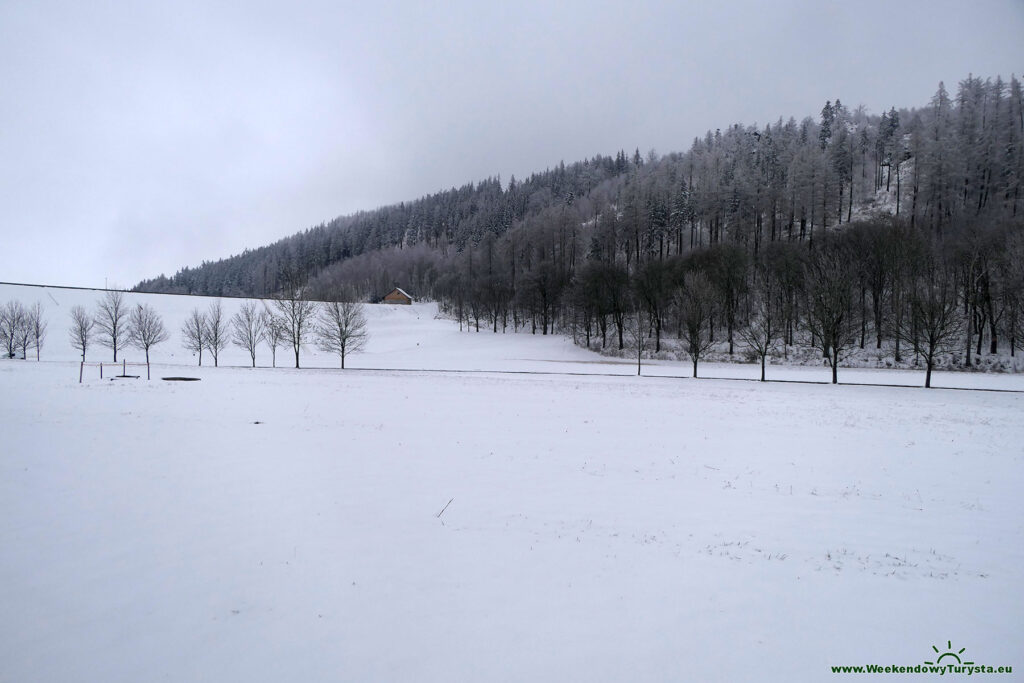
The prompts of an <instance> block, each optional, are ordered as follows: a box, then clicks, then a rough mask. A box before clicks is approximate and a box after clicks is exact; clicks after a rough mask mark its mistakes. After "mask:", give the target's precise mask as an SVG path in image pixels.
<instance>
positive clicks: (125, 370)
mask: <svg viewBox="0 0 1024 683" xmlns="http://www.w3.org/2000/svg"><path fill="white" fill-rule="evenodd" d="M121 374H122V375H124V376H127V375H128V359H127V358H124V357H123V356H122V357H121Z"/></svg>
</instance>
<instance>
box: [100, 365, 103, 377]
mask: <svg viewBox="0 0 1024 683" xmlns="http://www.w3.org/2000/svg"><path fill="white" fill-rule="evenodd" d="M100 379H103V361H100Z"/></svg>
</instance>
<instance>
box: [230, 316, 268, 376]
mask: <svg viewBox="0 0 1024 683" xmlns="http://www.w3.org/2000/svg"><path fill="white" fill-rule="evenodd" d="M266 335H267V324H266V317H265V316H264V315H263V311H261V310H260V309H259V307H258V306H257V305H256V304H255V303H253V302H252V301H247V302H245V303H244V304H242V307H241V308H240V309H239V310H238V312H237V313H235V314H234V315H233V316H231V341H232V342H233V343H234V344H235V346H237V347H239V348H241V349H245V350H246V351H248V352H249V357H250V358H252V366H253V367H256V348H257V347H258V346H259V345H260V342H261V341H263V340H264V339H265V338H266Z"/></svg>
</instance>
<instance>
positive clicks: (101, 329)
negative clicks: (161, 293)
mask: <svg viewBox="0 0 1024 683" xmlns="http://www.w3.org/2000/svg"><path fill="white" fill-rule="evenodd" d="M70 316H71V327H70V328H69V329H68V338H69V341H70V342H71V347H72V348H73V349H75V350H77V351H78V352H79V353H81V354H82V362H85V358H86V352H87V351H88V349H89V345H90V344H91V343H92V342H96V343H97V344H99V345H100V346H103V347H106V348H108V349H111V350H112V351H113V354H114V362H115V363H116V362H117V352H118V351H122V350H124V349H125V348H128V347H129V346H131V347H135V348H137V349H139V350H140V351H143V352H145V354H146V363H147V364H148V363H149V351H150V349H152V348H153V347H154V346H156V345H157V344H161V343H163V342H165V341H167V339H168V338H169V335H168V334H167V329H166V328H165V327H164V323H163V320H162V319H161V317H160V314H159V313H157V312H156V311H155V310H154V309H153V307H151V306H149V305H148V304H136V305H135V306H134V307H131V306H129V305H128V303H127V302H126V301H125V299H124V294H123V293H121V292H119V291H113V290H111V291H108V292H107V293H106V294H104V295H103V298H102V299H100V301H99V302H98V303H97V304H96V310H95V312H93V313H91V314H90V313H89V312H88V311H87V310H86V309H85V307H84V306H81V305H75V306H72V307H71V311H70Z"/></svg>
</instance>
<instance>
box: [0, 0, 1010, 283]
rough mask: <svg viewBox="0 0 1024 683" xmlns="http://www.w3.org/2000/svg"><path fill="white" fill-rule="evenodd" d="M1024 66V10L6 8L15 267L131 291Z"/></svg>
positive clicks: (2, 116) (0, 273)
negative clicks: (464, 196)
mask: <svg viewBox="0 0 1024 683" xmlns="http://www.w3.org/2000/svg"><path fill="white" fill-rule="evenodd" d="M369 5H373V6H372V7H370V6H369ZM1022 72H1024V0H990V1H984V0H983V1H980V2H962V1H960V2H940V1H934V0H933V1H930V2H894V1H892V0H889V1H888V2H877V1H874V0H871V1H864V0H861V1H858V2H849V1H847V2H842V3H832V2H825V1H823V0H818V1H814V2H781V1H779V2H731V3H730V2H718V3H711V2H693V3H688V2H624V3H603V2H595V1H594V0H588V1H586V2H582V1H581V2H576V1H573V2H536V3H534V2H515V3H494V2H479V1H478V2H444V3H433V2H422V3H411V2H407V3H403V2H372V3H371V2H360V3H346V2H322V3H317V2H312V3H304V2H293V3H287V6H286V3H252V4H251V5H250V6H249V7H242V3H236V2H231V3H215V2H196V3H192V2H187V1H186V2H175V3H149V2H139V3H122V2H114V1H112V2H86V3H83V2H62V3H57V2H54V3H50V2H35V1H33V2H9V1H7V0H0V103H2V106H0V235H2V240H0V280H2V281H16V282H31V283H44V284H64V285H81V286H103V284H104V282H105V281H106V282H109V283H111V284H113V283H117V284H120V285H121V286H131V285H134V284H135V283H137V282H138V281H139V280H141V279H142V278H145V277H151V276H155V275H158V274H160V273H161V272H163V273H166V274H168V275H170V274H172V273H173V272H174V271H176V270H177V269H178V268H180V267H182V266H186V265H197V264H198V263H200V262H201V261H202V260H204V259H208V260H214V259H217V258H221V257H224V256H228V255H230V254H232V253H236V252H239V251H241V250H243V249H245V248H247V247H257V246H260V245H262V244H265V243H267V242H270V241H273V240H275V239H277V238H280V237H283V236H285V235H288V234H291V233H293V232H296V231H298V230H301V229H304V228H307V227H309V226H311V225H314V224H317V223H319V222H321V221H324V220H328V219H330V218H333V217H334V216H337V215H341V214H346V213H350V212H353V211H357V210H359V209H372V208H375V207H377V206H380V205H383V204H390V203H393V202H398V201H401V200H408V199H414V198H416V197H419V196H421V195H423V194H426V193H429V192H434V191H436V190H439V189H442V188H447V187H451V186H453V185H461V184H464V183H466V182H470V181H476V180H480V179H482V178H484V177H487V176H492V175H496V174H500V175H501V178H502V180H503V181H505V182H507V180H508V178H509V176H510V175H512V174H515V175H517V176H524V175H528V174H529V173H530V172H533V171H538V170H543V169H544V168H547V167H549V166H552V165H555V164H557V163H558V162H559V161H560V160H564V161H566V162H571V161H576V160H579V159H583V158H586V157H590V156H593V155H594V154H598V153H604V154H612V153H614V152H615V151H616V150H618V149H620V148H622V149H627V150H632V149H634V148H637V147H639V148H640V150H641V151H644V152H646V151H647V150H649V149H651V148H654V149H656V150H657V151H658V152H661V153H664V152H669V151H682V150H685V149H686V148H687V147H689V144H690V142H691V140H692V139H693V138H694V136H697V135H702V134H703V133H704V131H706V130H708V129H714V128H716V127H725V126H728V125H730V124H731V123H736V122H740V123H744V124H750V123H760V124H763V123H766V122H769V121H774V120H775V119H777V118H778V117H779V116H783V117H787V118H788V117H789V116H795V117H797V118H798V119H799V118H801V117H803V116H805V115H815V116H816V115H817V114H818V112H820V110H821V107H822V105H823V104H824V102H825V100H826V99H832V100H834V99H835V98H836V97H839V98H841V99H842V100H843V102H844V103H845V104H847V105H849V106H854V105H857V104H864V105H866V106H867V107H868V108H869V109H870V110H871V111H873V112H878V111H881V110H882V109H888V108H889V107H890V106H896V107H900V106H914V105H921V104H924V103H926V102H927V101H928V99H929V98H930V97H931V95H932V94H933V93H934V91H935V88H936V86H937V84H938V82H939V81H940V80H943V81H945V82H946V85H947V87H948V88H949V89H950V90H951V91H955V87H956V83H957V81H959V80H960V79H962V78H964V77H966V76H967V75H968V73H973V74H974V75H977V76H983V77H984V76H996V75H1002V76H1003V77H1004V78H1008V77H1009V76H1010V74H1011V73H1016V74H1017V75H1018V76H1020V75H1021V74H1022Z"/></svg>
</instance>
